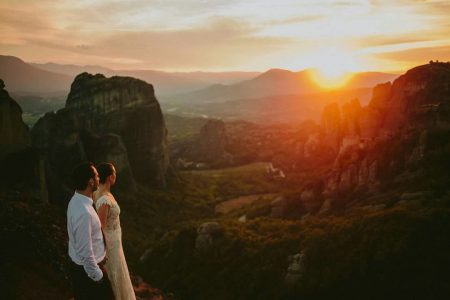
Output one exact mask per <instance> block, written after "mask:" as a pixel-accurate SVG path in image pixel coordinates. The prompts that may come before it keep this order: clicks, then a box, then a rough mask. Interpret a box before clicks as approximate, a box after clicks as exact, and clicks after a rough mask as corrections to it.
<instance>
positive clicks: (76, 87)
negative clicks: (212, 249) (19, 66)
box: [32, 73, 169, 198]
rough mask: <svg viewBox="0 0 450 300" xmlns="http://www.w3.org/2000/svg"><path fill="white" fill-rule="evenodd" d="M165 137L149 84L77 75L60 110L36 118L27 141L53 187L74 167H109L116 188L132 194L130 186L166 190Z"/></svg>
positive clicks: (55, 193)
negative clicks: (37, 152)
mask: <svg viewBox="0 0 450 300" xmlns="http://www.w3.org/2000/svg"><path fill="white" fill-rule="evenodd" d="M166 131H167V130H166V127H165V124H164V119H163V116H162V113H161V109H160V106H159V103H158V101H157V100H156V98H155V96H154V91H153V87H152V86H151V85H150V84H147V83H145V82H143V81H141V80H137V79H133V78H128V77H112V78H106V77H104V76H103V75H101V74H97V75H91V74H88V73H82V74H80V75H78V76H77V77H76V78H75V81H74V82H73V83H72V87H71V91H70V93H69V95H68V98H67V102H66V107H65V108H64V109H62V110H60V111H58V112H56V113H48V114H46V115H45V116H44V117H43V118H41V119H40V120H39V121H38V122H37V123H36V125H35V126H34V128H33V130H32V136H33V145H34V146H35V147H37V148H38V149H40V151H41V153H43V154H44V156H45V157H46V159H47V162H48V168H47V177H49V178H53V182H54V183H57V182H58V178H65V179H67V178H68V176H69V174H70V171H71V169H72V168H73V166H74V165H76V164H77V163H78V162H80V161H83V160H90V161H93V162H95V163H97V162H100V161H111V162H112V163H114V164H115V165H116V169H117V172H118V177H119V180H118V184H119V185H122V187H124V188H133V187H134V186H135V180H136V181H138V182H140V183H142V184H146V185H152V186H164V185H165V184H166V175H167V169H168V165H169V157H168V153H167V139H166V135H167V132H166ZM49 186H55V184H49ZM67 192H68V190H67V189H66V193H67ZM51 194H52V195H54V196H56V195H57V194H58V192H57V191H54V193H51ZM59 194H61V191H60V192H59ZM52 195H50V198H52Z"/></svg>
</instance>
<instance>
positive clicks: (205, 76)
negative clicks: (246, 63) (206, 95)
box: [174, 71, 261, 84]
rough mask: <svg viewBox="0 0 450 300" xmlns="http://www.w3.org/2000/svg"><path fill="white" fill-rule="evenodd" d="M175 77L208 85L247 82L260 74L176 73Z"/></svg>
mask: <svg viewBox="0 0 450 300" xmlns="http://www.w3.org/2000/svg"><path fill="white" fill-rule="evenodd" d="M174 74H176V75H180V76H185V77H189V78H192V79H197V80H201V81H203V82H207V83H209V84H217V83H222V84H234V83H238V82H241V81H244V80H249V79H252V78H255V77H256V76H258V75H260V74H261V72H201V71H198V72H177V73H174Z"/></svg>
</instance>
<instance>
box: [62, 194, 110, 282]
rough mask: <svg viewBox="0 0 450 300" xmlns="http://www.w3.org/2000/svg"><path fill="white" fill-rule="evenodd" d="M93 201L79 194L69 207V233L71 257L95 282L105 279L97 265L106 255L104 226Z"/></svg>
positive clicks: (73, 198) (71, 200)
mask: <svg viewBox="0 0 450 300" xmlns="http://www.w3.org/2000/svg"><path fill="white" fill-rule="evenodd" d="M92 203H93V201H92V199H91V198H89V197H86V196H84V195H81V194H79V193H77V192H75V194H74V195H73V196H72V199H70V202H69V206H68V207H67V232H68V233H69V256H70V258H71V259H72V261H73V262H74V263H76V264H77V265H80V266H83V267H84V270H85V271H86V273H87V275H88V276H89V277H90V278H91V279H92V280H94V281H99V280H101V279H102V278H103V272H102V270H101V269H100V267H99V266H98V265H97V263H99V262H101V261H102V260H103V259H104V258H105V255H106V250H105V244H104V242H103V235H102V230H101V228H102V226H101V223H100V219H99V218H98V215H97V212H96V211H95V210H94V207H93V206H92Z"/></svg>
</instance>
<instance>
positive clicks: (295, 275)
mask: <svg viewBox="0 0 450 300" xmlns="http://www.w3.org/2000/svg"><path fill="white" fill-rule="evenodd" d="M288 261H289V266H288V270H287V273H286V276H285V278H284V282H285V283H286V284H287V285H295V284H298V283H299V282H301V281H302V279H303V278H304V276H305V275H306V250H302V251H301V252H300V253H297V254H294V255H290V256H289V257H288Z"/></svg>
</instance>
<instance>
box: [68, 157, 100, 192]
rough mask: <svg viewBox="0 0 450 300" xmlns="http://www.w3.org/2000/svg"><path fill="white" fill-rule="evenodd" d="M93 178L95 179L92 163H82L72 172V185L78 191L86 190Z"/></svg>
mask: <svg viewBox="0 0 450 300" xmlns="http://www.w3.org/2000/svg"><path fill="white" fill-rule="evenodd" d="M91 178H95V172H94V164H93V163H91V162H84V163H81V164H79V165H78V166H76V167H75V168H74V169H73V171H72V183H73V187H74V188H75V189H76V190H84V189H86V188H87V185H88V183H89V180H90V179H91Z"/></svg>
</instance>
